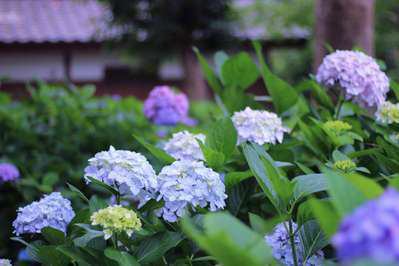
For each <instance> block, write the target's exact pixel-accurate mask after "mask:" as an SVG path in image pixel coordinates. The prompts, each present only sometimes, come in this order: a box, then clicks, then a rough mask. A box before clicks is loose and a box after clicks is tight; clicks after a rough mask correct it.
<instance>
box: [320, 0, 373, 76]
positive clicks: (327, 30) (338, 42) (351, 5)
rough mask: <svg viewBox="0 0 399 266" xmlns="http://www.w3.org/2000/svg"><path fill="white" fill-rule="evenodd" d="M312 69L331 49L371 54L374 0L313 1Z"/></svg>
mask: <svg viewBox="0 0 399 266" xmlns="http://www.w3.org/2000/svg"><path fill="white" fill-rule="evenodd" d="M315 15H316V22H315V27H316V28H315V47H314V62H313V68H314V70H316V69H317V67H318V66H319V65H320V63H321V62H322V60H323V57H324V56H325V55H326V54H327V53H328V51H327V49H326V44H327V45H330V46H331V47H333V48H334V49H341V50H351V49H353V48H355V47H360V48H362V49H363V50H364V52H366V53H367V54H369V55H373V53H374V0H316V6H315Z"/></svg>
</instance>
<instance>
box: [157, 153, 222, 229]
mask: <svg viewBox="0 0 399 266" xmlns="http://www.w3.org/2000/svg"><path fill="white" fill-rule="evenodd" d="M158 182H159V196H158V200H161V199H163V200H164V201H165V205H164V206H163V208H161V209H160V210H158V213H157V214H158V215H159V216H162V217H163V219H165V220H166V221H169V222H175V221H177V219H178V218H179V217H182V216H183V215H184V213H185V212H186V211H188V207H191V208H192V209H194V208H195V207H201V208H205V207H208V208H209V210H211V211H216V210H219V209H223V208H224V207H225V199H226V198H227V195H226V194H225V186H224V184H223V182H222V181H221V179H220V176H219V174H218V173H216V172H214V171H213V170H212V169H210V168H207V167H205V165H204V163H203V162H201V161H187V160H182V161H175V162H174V163H172V164H171V165H168V166H165V167H164V168H162V170H161V172H160V173H159V175H158Z"/></svg>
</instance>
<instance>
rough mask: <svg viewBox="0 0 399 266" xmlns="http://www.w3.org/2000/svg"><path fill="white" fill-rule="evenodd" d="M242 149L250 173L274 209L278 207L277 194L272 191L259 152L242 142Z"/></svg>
mask: <svg viewBox="0 0 399 266" xmlns="http://www.w3.org/2000/svg"><path fill="white" fill-rule="evenodd" d="M242 149H243V152H244V156H245V159H246V160H247V162H248V165H249V168H250V169H251V172H252V174H253V175H254V176H255V178H256V180H257V181H258V184H259V186H260V187H261V188H262V190H263V192H264V193H265V195H266V197H267V198H268V199H269V200H270V202H272V204H273V205H274V207H275V208H276V209H279V206H280V200H279V198H278V196H277V193H276V191H274V188H273V185H272V182H271V181H270V180H269V178H267V173H266V169H265V167H264V164H263V162H262V161H261V159H260V158H259V154H258V153H257V152H256V150H255V149H254V148H253V146H251V145H249V144H245V143H244V144H242Z"/></svg>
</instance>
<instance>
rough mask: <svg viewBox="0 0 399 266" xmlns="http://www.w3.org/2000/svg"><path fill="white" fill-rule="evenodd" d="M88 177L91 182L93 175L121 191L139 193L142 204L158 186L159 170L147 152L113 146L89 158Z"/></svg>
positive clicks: (86, 172) (131, 194) (86, 171)
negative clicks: (156, 173) (142, 153)
mask: <svg viewBox="0 0 399 266" xmlns="http://www.w3.org/2000/svg"><path fill="white" fill-rule="evenodd" d="M84 177H85V179H86V181H87V182H90V180H89V179H88V177H92V178H95V179H98V180H100V181H102V182H104V183H106V184H108V185H110V186H114V187H115V188H117V189H119V191H120V192H121V194H123V195H127V196H134V197H136V198H137V200H139V201H140V204H144V203H145V202H146V201H148V200H149V199H151V198H152V197H153V193H154V192H155V190H156V188H157V179H156V175H155V171H154V169H153V168H152V166H151V164H150V163H149V162H148V161H147V159H146V158H145V157H144V156H143V155H141V154H140V153H136V152H131V151H126V150H115V148H114V147H112V146H111V147H110V148H109V150H108V151H102V152H99V153H97V154H96V155H95V156H94V157H93V158H91V159H89V166H87V167H86V169H85V175H84Z"/></svg>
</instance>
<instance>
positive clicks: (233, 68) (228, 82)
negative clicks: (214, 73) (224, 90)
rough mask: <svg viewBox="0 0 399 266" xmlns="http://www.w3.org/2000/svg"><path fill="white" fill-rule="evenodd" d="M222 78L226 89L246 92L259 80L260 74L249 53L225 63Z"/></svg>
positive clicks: (240, 54) (236, 56) (229, 59)
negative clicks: (233, 88) (230, 88)
mask: <svg viewBox="0 0 399 266" xmlns="http://www.w3.org/2000/svg"><path fill="white" fill-rule="evenodd" d="M221 76H222V81H223V83H224V85H225V86H226V87H235V88H240V89H241V90H245V89H247V88H248V87H249V86H251V85H252V84H253V83H254V82H255V81H256V80H257V79H258V77H259V72H258V68H257V66H256V65H255V63H254V62H253V61H252V59H251V57H250V56H249V55H248V54H247V53H245V52H241V53H238V54H236V55H234V56H232V57H230V58H228V59H227V60H226V61H225V62H224V64H223V65H222V71H221Z"/></svg>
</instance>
